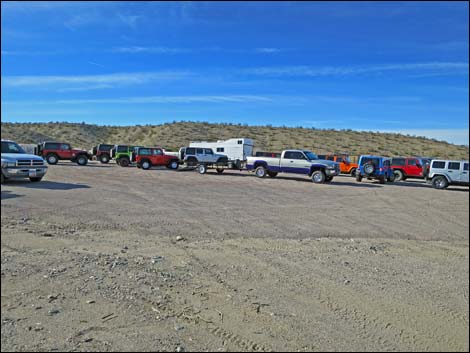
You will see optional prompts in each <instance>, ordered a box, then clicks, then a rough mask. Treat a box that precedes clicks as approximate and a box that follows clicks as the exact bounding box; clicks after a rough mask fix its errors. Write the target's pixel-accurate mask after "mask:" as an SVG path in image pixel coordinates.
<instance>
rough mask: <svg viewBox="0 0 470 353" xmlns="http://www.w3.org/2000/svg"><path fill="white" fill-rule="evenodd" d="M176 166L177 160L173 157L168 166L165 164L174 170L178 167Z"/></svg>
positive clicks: (177, 164)
mask: <svg viewBox="0 0 470 353" xmlns="http://www.w3.org/2000/svg"><path fill="white" fill-rule="evenodd" d="M178 166H179V163H178V161H177V160H176V159H174V160H171V161H170V163H168V166H167V167H168V168H169V169H173V170H176V169H178Z"/></svg>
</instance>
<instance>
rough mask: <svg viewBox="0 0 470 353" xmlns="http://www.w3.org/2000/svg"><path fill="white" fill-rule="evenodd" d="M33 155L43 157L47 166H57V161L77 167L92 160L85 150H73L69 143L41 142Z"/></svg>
mask: <svg viewBox="0 0 470 353" xmlns="http://www.w3.org/2000/svg"><path fill="white" fill-rule="evenodd" d="M34 152H35V154H36V155H38V156H41V157H43V158H44V159H45V160H46V162H47V163H49V164H57V163H58V162H59V161H63V160H68V161H72V162H76V163H77V164H78V165H86V164H87V163H88V160H89V159H91V158H92V156H91V154H89V153H88V152H87V151H85V150H80V149H74V148H72V146H70V144H69V143H63V142H43V143H40V144H38V145H37V147H36V149H35V151H34Z"/></svg>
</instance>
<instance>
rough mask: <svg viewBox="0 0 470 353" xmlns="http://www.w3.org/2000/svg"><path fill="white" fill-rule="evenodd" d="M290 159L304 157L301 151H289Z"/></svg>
mask: <svg viewBox="0 0 470 353" xmlns="http://www.w3.org/2000/svg"><path fill="white" fill-rule="evenodd" d="M290 158H291V159H305V156H304V154H303V153H302V152H291V157H290Z"/></svg>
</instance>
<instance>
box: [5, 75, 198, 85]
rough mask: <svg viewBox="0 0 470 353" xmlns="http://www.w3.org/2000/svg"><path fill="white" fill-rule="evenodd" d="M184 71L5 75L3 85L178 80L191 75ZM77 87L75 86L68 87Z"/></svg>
mask: <svg viewBox="0 0 470 353" xmlns="http://www.w3.org/2000/svg"><path fill="white" fill-rule="evenodd" d="M190 75H191V74H190V73H188V72H184V71H166V72H164V71H162V72H137V73H115V74H106V75H82V76H4V77H3V78H2V85H4V86H9V87H29V86H41V87H43V86H60V85H75V86H76V85H80V87H82V86H83V85H89V84H95V85H99V84H101V85H109V87H113V86H123V85H138V84H144V83H148V82H152V81H160V80H178V79H182V78H185V77H188V76H190ZM67 88H75V87H67Z"/></svg>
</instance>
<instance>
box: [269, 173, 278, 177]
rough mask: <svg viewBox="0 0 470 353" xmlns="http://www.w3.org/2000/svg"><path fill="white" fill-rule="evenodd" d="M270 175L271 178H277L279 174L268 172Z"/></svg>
mask: <svg viewBox="0 0 470 353" xmlns="http://www.w3.org/2000/svg"><path fill="white" fill-rule="evenodd" d="M268 175H269V177H270V178H275V177H276V175H277V172H268Z"/></svg>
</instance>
